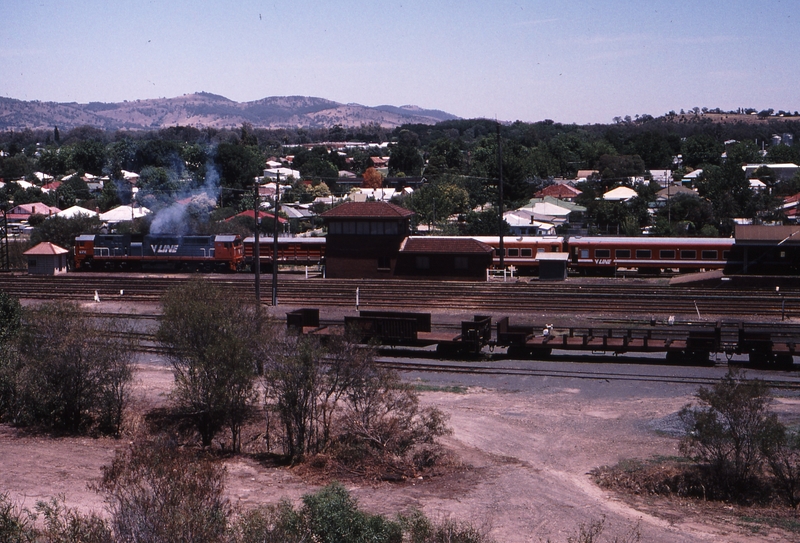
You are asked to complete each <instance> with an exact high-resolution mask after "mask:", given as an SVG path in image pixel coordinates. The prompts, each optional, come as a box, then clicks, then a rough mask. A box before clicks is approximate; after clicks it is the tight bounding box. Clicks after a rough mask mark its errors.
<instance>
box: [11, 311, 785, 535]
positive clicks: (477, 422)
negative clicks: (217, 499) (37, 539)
mask: <svg viewBox="0 0 800 543" xmlns="http://www.w3.org/2000/svg"><path fill="white" fill-rule="evenodd" d="M143 311H144V312H147V311H149V309H145V310H143ZM630 371H632V372H634V373H646V372H650V371H667V372H668V371H670V370H669V369H664V370H659V369H652V370H650V369H638V368H637V369H632V370H630ZM692 371H697V372H700V373H702V374H703V375H706V376H707V375H708V372H709V368H696V369H695V370H692ZM715 371H716V372H717V374H719V375H722V374H723V373H724V370H723V369H721V368H716V370H715ZM406 377H407V378H408V379H410V380H414V381H419V382H420V383H422V384H426V385H428V387H429V388H431V389H432V390H433V391H428V392H423V393H422V394H421V398H422V401H423V403H425V404H430V405H436V406H438V407H439V408H441V409H443V410H444V411H445V412H447V413H448V414H449V415H450V421H449V424H450V426H451V427H452V429H453V434H452V435H451V436H449V437H447V438H446V439H445V444H446V445H447V447H448V448H449V449H450V450H451V451H452V452H453V453H455V454H456V455H457V456H458V457H459V458H460V460H461V462H462V464H463V466H464V467H463V469H461V470H458V471H456V472H454V473H452V474H450V475H447V476H443V477H439V478H432V479H430V480H414V481H409V482H406V483H403V484H389V483H385V484H353V483H348V484H347V485H346V486H347V488H348V489H349V490H350V491H351V492H352V494H353V495H354V496H355V497H356V498H357V499H358V501H359V503H360V504H361V505H362V506H363V507H364V508H366V509H368V510H370V511H372V512H375V513H383V514H389V515H394V514H395V513H398V512H405V511H408V510H409V509H410V508H412V507H416V508H420V509H422V510H423V511H424V512H425V513H427V514H428V515H429V516H431V517H433V518H439V519H441V518H451V519H454V520H461V521H469V522H471V523H473V524H474V525H477V526H480V527H482V528H483V529H485V530H486V531H487V532H488V533H489V535H490V536H491V537H493V538H494V539H495V540H496V541H498V542H508V543H517V542H519V543H521V542H545V541H552V542H553V543H557V542H558V543H560V542H566V541H567V539H568V537H570V536H572V535H574V534H575V533H576V531H577V529H578V527H579V525H581V524H588V523H590V522H593V521H598V520H601V519H605V531H604V537H603V538H602V539H601V540H603V541H612V540H613V537H614V536H620V535H623V534H625V533H627V532H629V531H630V530H631V529H633V528H635V527H637V526H638V530H639V531H640V532H641V536H642V537H641V541H646V542H653V543H683V542H716V541H720V542H722V541H724V542H732V543H749V542H758V541H770V542H781V541H786V542H789V541H798V540H800V536H798V535H797V534H788V533H786V532H783V531H781V530H779V529H777V528H773V527H770V526H768V525H766V524H759V525H757V526H754V525H753V524H752V523H748V522H747V521H746V520H743V514H742V513H741V512H739V511H737V510H736V509H735V508H734V507H727V506H706V505H703V504H693V503H684V504H681V503H679V502H676V501H669V500H663V499H660V500H652V499H645V498H636V499H633V498H630V497H622V496H618V495H615V494H613V493H611V492H608V491H605V490H603V489H601V488H599V487H598V486H596V485H595V484H594V483H593V482H592V478H591V476H590V475H589V472H590V471H591V470H592V469H594V468H596V467H599V466H603V465H612V464H616V463H617V462H619V461H621V460H623V459H631V458H633V459H647V458H651V457H653V456H655V455H660V456H670V455H678V454H679V452H678V438H677V437H674V434H671V433H670V427H671V426H674V424H675V416H676V413H677V412H678V411H679V410H680V408H681V407H683V406H684V405H686V403H688V402H689V401H690V400H691V399H692V394H693V392H694V391H695V387H694V386H690V385H677V384H654V383H651V382H647V381H636V380H632V381H623V380H620V381H613V380H612V381H608V380H605V379H602V378H600V379H576V378H565V377H553V376H549V377H546V376H536V377H534V376H527V377H519V376H505V377H500V376H498V377H484V378H474V377H466V376H453V375H451V374H448V375H444V374H441V375H440V374H424V375H413V374H409V375H406ZM454 384H456V385H461V387H463V388H461V390H462V392H444V390H445V388H444V387H447V386H450V385H454ZM171 386H172V374H171V372H170V370H169V368H168V367H167V366H166V365H164V364H163V363H160V362H159V361H158V360H150V361H142V363H140V364H139V370H138V372H137V374H136V386H135V392H134V411H135V412H137V413H143V412H146V411H147V410H149V409H151V408H153V407H157V406H160V405H163V404H164V403H165V402H166V399H167V395H168V393H169V390H170V388H171ZM775 409H776V410H777V411H778V412H779V414H780V416H781V417H783V418H784V419H785V420H789V421H792V422H794V423H797V422H798V421H800V399H797V398H796V397H791V396H786V395H784V396H782V397H778V399H777V401H776V404H775ZM140 420H141V418H140V417H139V416H134V417H132V418H131V420H130V421H128V426H129V430H130V432H131V434H133V433H134V432H135V431H136V427H137V425H138V424H141V423H140V422H138V421H140ZM129 440H130V437H128V438H123V439H120V440H113V439H108V438H100V439H92V438H52V437H48V436H41V435H35V434H29V433H25V432H20V431H19V430H16V429H13V428H10V427H8V426H4V425H0V493H2V492H7V493H8V494H9V495H10V497H11V498H12V499H13V500H15V501H17V502H18V503H21V504H22V505H24V506H26V507H29V508H32V507H33V506H34V505H35V503H36V501H37V500H41V499H47V498H49V497H51V496H58V495H63V496H64V497H65V500H66V503H67V505H69V506H71V507H77V508H79V509H81V510H83V511H91V510H93V511H96V512H100V513H102V512H103V507H104V504H103V500H102V496H100V495H98V494H97V493H95V492H94V491H93V490H91V489H90V488H89V487H88V486H87V485H88V484H89V483H91V482H92V481H96V480H98V478H99V477H100V476H101V469H102V466H104V465H107V464H108V463H110V461H111V459H112V458H113V455H114V451H115V450H116V449H118V448H122V447H126V446H128V443H129ZM245 446H247V444H246V443H245ZM226 488H227V492H228V494H229V497H230V499H231V502H232V503H233V504H234V505H237V506H240V507H242V508H247V507H251V506H253V505H256V504H262V503H274V502H277V501H278V500H280V499H281V498H289V499H291V500H294V501H298V500H299V499H300V497H301V496H302V495H303V494H306V493H309V492H313V491H315V490H317V488H318V487H316V486H314V485H311V484H308V483H306V482H305V481H304V480H303V479H301V478H300V477H299V476H298V475H296V474H295V473H293V472H292V471H290V470H288V469H285V468H275V467H270V466H264V465H262V464H260V463H259V462H258V461H256V460H254V459H252V458H251V457H248V456H243V457H237V458H234V459H231V460H228V461H227V480H226Z"/></svg>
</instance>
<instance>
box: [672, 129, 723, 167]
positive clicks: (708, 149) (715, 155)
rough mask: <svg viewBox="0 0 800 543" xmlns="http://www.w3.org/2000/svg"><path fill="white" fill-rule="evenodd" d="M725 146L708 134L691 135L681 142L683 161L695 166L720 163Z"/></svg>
mask: <svg viewBox="0 0 800 543" xmlns="http://www.w3.org/2000/svg"><path fill="white" fill-rule="evenodd" d="M723 151H724V146H723V145H722V144H721V143H719V142H718V141H717V140H716V139H714V138H713V137H711V136H709V135H707V134H698V135H695V136H689V137H688V138H686V139H685V140H684V141H683V143H682V144H681V154H682V155H683V163H684V164H687V165H689V166H692V167H694V168H698V167H701V166H703V165H706V164H714V165H718V164H719V163H720V157H721V156H722V152H723Z"/></svg>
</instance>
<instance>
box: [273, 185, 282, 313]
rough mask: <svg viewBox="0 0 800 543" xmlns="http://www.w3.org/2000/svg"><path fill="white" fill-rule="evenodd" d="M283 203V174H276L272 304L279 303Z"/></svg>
mask: <svg viewBox="0 0 800 543" xmlns="http://www.w3.org/2000/svg"><path fill="white" fill-rule="evenodd" d="M280 203H281V174H280V173H278V174H276V176H275V209H274V210H273V211H274V212H275V225H274V230H273V232H272V306H273V307H274V306H276V305H278V226H279V223H278V208H279V206H280Z"/></svg>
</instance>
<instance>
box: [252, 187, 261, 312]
mask: <svg viewBox="0 0 800 543" xmlns="http://www.w3.org/2000/svg"><path fill="white" fill-rule="evenodd" d="M253 196H254V203H253V218H255V220H256V229H255V236H254V239H255V243H254V244H253V267H254V272H255V278H256V310H259V311H260V309H261V248H260V247H259V245H260V243H259V236H258V234H259V231H258V230H259V228H260V226H261V221H260V220H259V216H258V212H259V208H260V207H261V206H260V205H259V204H260V201H261V197H260V196H259V194H258V178H257V177H256V178H254V180H253Z"/></svg>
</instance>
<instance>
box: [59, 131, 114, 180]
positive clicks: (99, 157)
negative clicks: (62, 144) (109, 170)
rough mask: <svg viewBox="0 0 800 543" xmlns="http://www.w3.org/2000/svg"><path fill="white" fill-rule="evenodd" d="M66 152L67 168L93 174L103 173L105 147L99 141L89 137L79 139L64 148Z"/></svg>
mask: <svg viewBox="0 0 800 543" xmlns="http://www.w3.org/2000/svg"><path fill="white" fill-rule="evenodd" d="M65 152H67V157H68V158H67V168H68V169H73V170H78V171H82V172H87V173H91V174H93V175H102V174H103V165H104V164H105V162H106V156H105V153H106V147H105V144H103V143H102V142H101V141H99V140H96V139H89V140H84V141H79V142H77V143H75V144H73V145H71V146H69V147H67V148H66V149H65Z"/></svg>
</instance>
